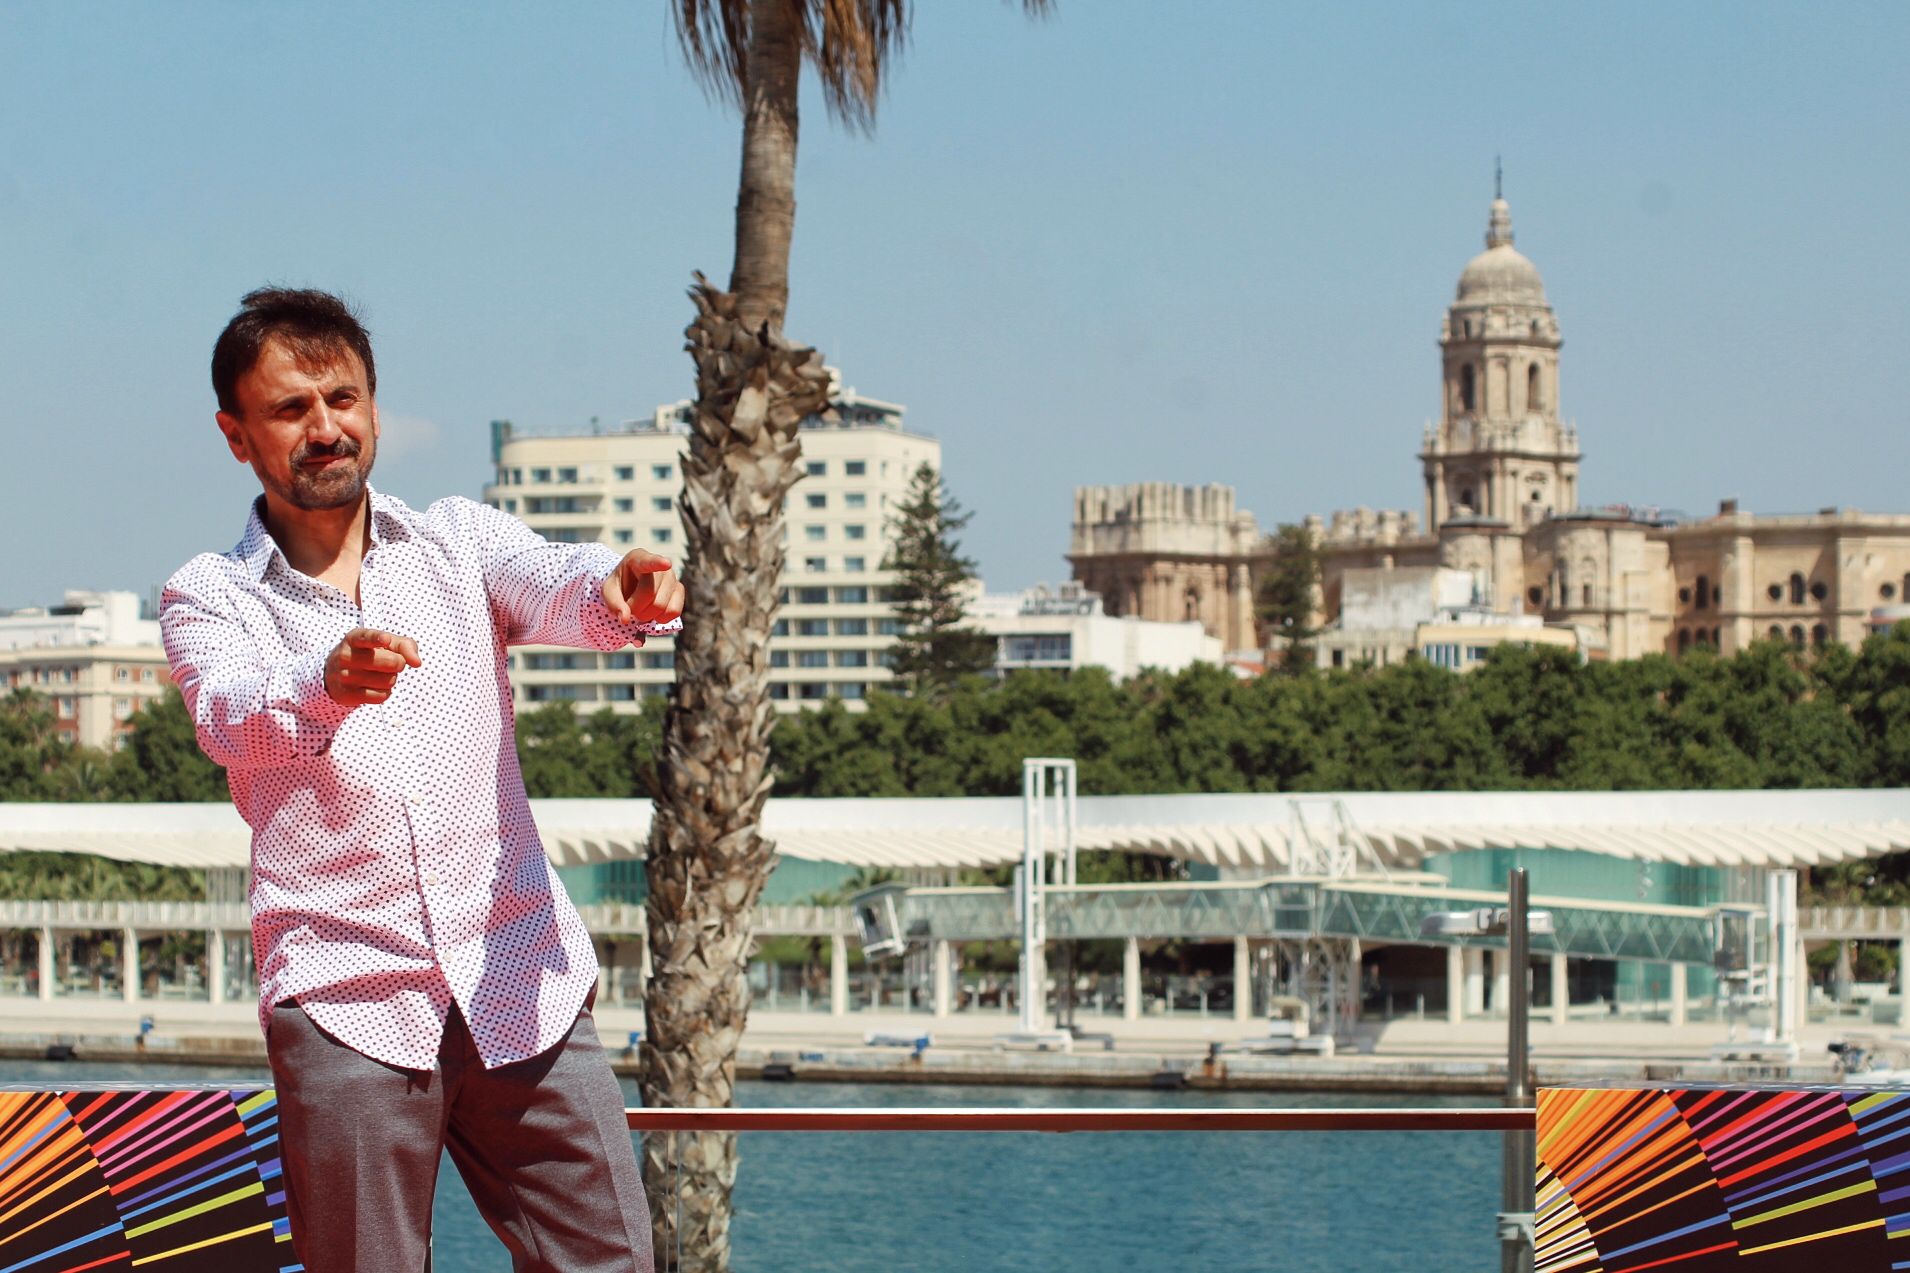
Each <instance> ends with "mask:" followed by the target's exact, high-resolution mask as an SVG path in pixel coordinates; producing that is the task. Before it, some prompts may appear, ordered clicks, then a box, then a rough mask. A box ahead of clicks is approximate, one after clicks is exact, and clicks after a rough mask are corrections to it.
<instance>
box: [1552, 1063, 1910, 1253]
mask: <svg viewBox="0 0 1910 1273" xmlns="http://www.w3.org/2000/svg"><path fill="white" fill-rule="evenodd" d="M1536 1166H1537V1173H1538V1175H1537V1182H1538V1203H1537V1207H1538V1210H1537V1217H1536V1242H1537V1251H1536V1264H1535V1267H1536V1269H1537V1273H1641V1271H1642V1270H1647V1269H1662V1270H1666V1271H1667V1273H1709V1271H1712V1270H1721V1269H1741V1270H1749V1271H1753V1273H1776V1271H1778V1270H1788V1269H1800V1270H1802V1269H1813V1270H1814V1269H1829V1268H1836V1269H1891V1268H1904V1269H1910V1241H1899V1239H1903V1238H1910V1093H1904V1092H1880V1091H1868V1090H1857V1091H1837V1090H1831V1089H1823V1088H1814V1089H1799V1088H1792V1089H1775V1088H1772V1089H1764V1088H1725V1087H1719V1088H1646V1089H1593V1088H1548V1089H1545V1090H1543V1091H1541V1092H1540V1094H1539V1103H1538V1163H1537V1165H1536Z"/></svg>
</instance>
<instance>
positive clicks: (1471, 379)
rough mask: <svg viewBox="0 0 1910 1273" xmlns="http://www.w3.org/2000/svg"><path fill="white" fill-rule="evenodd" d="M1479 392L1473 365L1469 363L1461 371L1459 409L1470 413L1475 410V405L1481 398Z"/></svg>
mask: <svg viewBox="0 0 1910 1273" xmlns="http://www.w3.org/2000/svg"><path fill="white" fill-rule="evenodd" d="M1478 390H1479V386H1478V383H1477V380H1476V376H1475V374H1474V372H1473V370H1472V364H1471V363H1467V364H1466V365H1465V366H1463V367H1461V368H1460V369H1459V409H1460V410H1461V411H1470V410H1472V409H1473V405H1474V403H1475V402H1476V401H1477V400H1478V397H1479V393H1478Z"/></svg>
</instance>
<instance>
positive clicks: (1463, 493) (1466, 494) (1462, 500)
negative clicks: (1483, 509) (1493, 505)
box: [1459, 486, 1479, 513]
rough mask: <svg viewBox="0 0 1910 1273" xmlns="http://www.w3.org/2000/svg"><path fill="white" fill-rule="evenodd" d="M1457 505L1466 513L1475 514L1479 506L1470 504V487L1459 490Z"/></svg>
mask: <svg viewBox="0 0 1910 1273" xmlns="http://www.w3.org/2000/svg"><path fill="white" fill-rule="evenodd" d="M1459 504H1460V506H1461V507H1462V508H1464V509H1465V510H1466V511H1467V512H1468V513H1476V512H1478V511H1479V506H1478V505H1477V504H1474V503H1473V502H1472V488H1471V487H1470V486H1467V487H1463V488H1461V490H1460V492H1459Z"/></svg>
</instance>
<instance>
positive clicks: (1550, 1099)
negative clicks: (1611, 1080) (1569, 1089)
mask: <svg viewBox="0 0 1910 1273" xmlns="http://www.w3.org/2000/svg"><path fill="white" fill-rule="evenodd" d="M1603 1094H1604V1093H1603V1092H1602V1091H1596V1090H1589V1089H1581V1090H1580V1091H1577V1092H1574V1093H1573V1094H1572V1096H1571V1098H1570V1100H1571V1104H1569V1105H1567V1106H1566V1107H1565V1108H1564V1109H1563V1110H1561V1111H1560V1112H1559V1114H1558V1116H1557V1117H1556V1118H1553V1119H1551V1120H1549V1121H1550V1122H1551V1124H1552V1125H1551V1126H1550V1127H1548V1128H1547V1129H1546V1132H1545V1135H1544V1136H1542V1137H1540V1138H1539V1142H1538V1150H1539V1156H1540V1157H1541V1158H1543V1157H1544V1156H1545V1151H1546V1150H1547V1149H1549V1148H1551V1146H1552V1145H1553V1144H1555V1143H1557V1141H1558V1138H1559V1137H1560V1136H1562V1135H1564V1134H1565V1133H1566V1132H1567V1131H1568V1130H1570V1129H1571V1126H1572V1124H1573V1123H1574V1122H1576V1121H1578V1116H1579V1114H1580V1113H1581V1112H1583V1111H1584V1109H1585V1107H1586V1106H1587V1105H1590V1104H1592V1103H1593V1102H1594V1101H1596V1100H1597V1099H1598V1098H1599V1097H1600V1096H1601V1095H1603ZM1562 1096H1564V1093H1563V1092H1558V1091H1553V1092H1544V1093H1541V1094H1540V1099H1541V1100H1542V1101H1544V1103H1545V1104H1546V1105H1551V1104H1553V1103H1555V1102H1557V1101H1558V1100H1559V1099H1560V1098H1561V1097H1562ZM1546 1113H1548V1114H1550V1113H1551V1110H1549V1109H1548V1110H1546Z"/></svg>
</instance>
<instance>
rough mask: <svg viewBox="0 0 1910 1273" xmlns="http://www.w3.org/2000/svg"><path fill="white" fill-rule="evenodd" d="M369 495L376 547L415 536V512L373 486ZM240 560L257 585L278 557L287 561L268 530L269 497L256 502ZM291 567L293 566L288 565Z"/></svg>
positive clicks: (242, 541) (247, 521) (247, 522)
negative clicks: (412, 516) (267, 500)
mask: <svg viewBox="0 0 1910 1273" xmlns="http://www.w3.org/2000/svg"><path fill="white" fill-rule="evenodd" d="M365 491H366V493H367V494H368V495H370V497H371V542H372V544H373V546H376V545H378V544H382V543H385V542H387V541H388V540H398V539H409V538H411V536H412V527H411V522H410V520H409V519H408V518H407V517H406V516H405V514H406V513H408V512H410V511H411V510H410V509H408V508H406V507H405V505H404V504H403V503H401V502H400V501H398V500H396V499H393V498H392V497H391V496H389V495H380V494H379V493H378V491H377V489H376V488H374V487H373V486H372V485H371V484H370V483H369V482H367V483H366V484H365ZM236 551H237V553H238V557H239V560H241V561H243V562H244V563H245V565H246V569H248V570H250V571H251V572H252V578H253V579H254V580H255V581H256V580H259V579H263V578H264V577H265V572H266V570H267V568H269V567H270V566H271V564H272V559H273V558H274V557H277V558H278V559H280V560H281V561H283V560H284V558H285V553H284V551H283V550H282V549H281V548H280V547H279V545H278V541H277V540H276V539H273V538H272V532H270V531H268V530H267V529H266V528H265V496H263V495H261V496H259V497H258V498H257V499H255V500H253V501H252V509H251V511H250V512H249V513H248V514H247V515H246V519H245V533H244V534H242V535H240V536H239V546H238V548H237V550H236ZM288 564H289V563H288Z"/></svg>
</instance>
